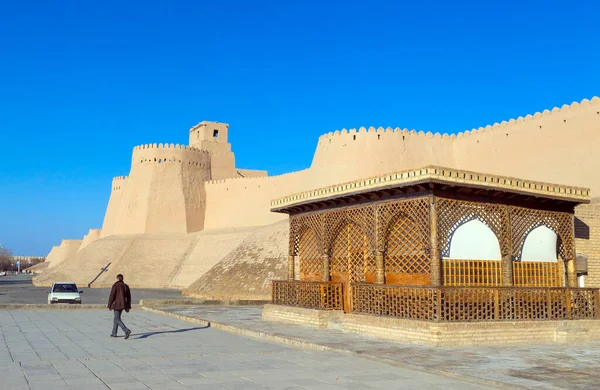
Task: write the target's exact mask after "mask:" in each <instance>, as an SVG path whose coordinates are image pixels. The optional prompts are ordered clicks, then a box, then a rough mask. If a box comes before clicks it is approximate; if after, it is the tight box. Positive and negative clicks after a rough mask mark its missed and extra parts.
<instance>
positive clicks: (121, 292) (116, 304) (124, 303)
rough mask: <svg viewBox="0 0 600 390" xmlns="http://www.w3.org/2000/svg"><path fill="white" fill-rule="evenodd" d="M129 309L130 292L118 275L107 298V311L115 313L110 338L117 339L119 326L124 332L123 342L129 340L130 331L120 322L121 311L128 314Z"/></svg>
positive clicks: (121, 277) (121, 276)
mask: <svg viewBox="0 0 600 390" xmlns="http://www.w3.org/2000/svg"><path fill="white" fill-rule="evenodd" d="M129 309H131V291H129V286H128V285H126V284H125V283H124V282H123V275H121V274H118V275H117V281H116V282H115V284H113V286H112V289H111V290H110V296H109V297H108V310H112V311H114V312H115V319H114V322H113V330H112V334H111V335H110V336H111V337H117V330H118V326H120V327H121V329H123V332H125V340H127V339H128V338H129V335H130V334H131V331H130V330H129V329H128V328H127V327H126V326H125V324H124V323H123V321H121V313H122V312H123V310H125V311H126V312H127V313H129Z"/></svg>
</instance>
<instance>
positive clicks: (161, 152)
mask: <svg viewBox="0 0 600 390" xmlns="http://www.w3.org/2000/svg"><path fill="white" fill-rule="evenodd" d="M146 163H157V164H163V163H177V164H187V165H197V166H201V167H210V153H208V152H207V151H206V150H201V149H198V148H195V147H192V146H185V145H180V144H146V145H140V146H136V147H134V148H133V153H132V166H133V165H139V164H146Z"/></svg>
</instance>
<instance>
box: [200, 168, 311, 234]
mask: <svg viewBox="0 0 600 390" xmlns="http://www.w3.org/2000/svg"><path fill="white" fill-rule="evenodd" d="M310 173H311V170H310V169H307V170H303V171H298V172H294V173H289V174H285V175H281V176H270V177H263V178H260V177H257V178H239V179H225V180H213V181H209V182H207V183H206V185H205V189H206V205H207V207H206V220H205V225H204V228H205V229H220V228H228V227H243V226H262V225H267V224H270V223H273V222H277V221H281V220H283V219H286V218H287V216H286V215H284V214H278V213H272V212H270V209H271V200H273V199H275V198H279V197H283V196H285V195H289V194H291V193H294V192H299V191H303V190H307V189H310V188H312V186H313V185H314V182H313V181H312V180H311V175H310Z"/></svg>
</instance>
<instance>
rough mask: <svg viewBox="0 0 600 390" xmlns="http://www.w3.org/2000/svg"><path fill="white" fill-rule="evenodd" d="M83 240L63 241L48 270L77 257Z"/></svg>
mask: <svg viewBox="0 0 600 390" xmlns="http://www.w3.org/2000/svg"><path fill="white" fill-rule="evenodd" d="M82 242H83V240H62V242H61V243H60V247H59V250H58V251H57V253H56V255H55V256H53V258H52V262H51V263H49V264H48V269H50V268H54V267H56V266H58V265H59V264H61V263H62V262H63V261H65V260H67V259H69V258H71V257H73V256H75V254H76V253H77V251H78V250H79V247H80V246H81V243H82Z"/></svg>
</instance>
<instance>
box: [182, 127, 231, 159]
mask: <svg viewBox="0 0 600 390" xmlns="http://www.w3.org/2000/svg"><path fill="white" fill-rule="evenodd" d="M228 133H229V125H228V124H227V123H219V122H210V121H202V122H200V123H198V124H197V125H196V126H194V127H192V128H191V129H190V146H193V147H195V148H198V149H203V150H207V151H208V152H210V153H222V152H230V151H231V144H230V143H229V142H228V140H227V138H228Z"/></svg>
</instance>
